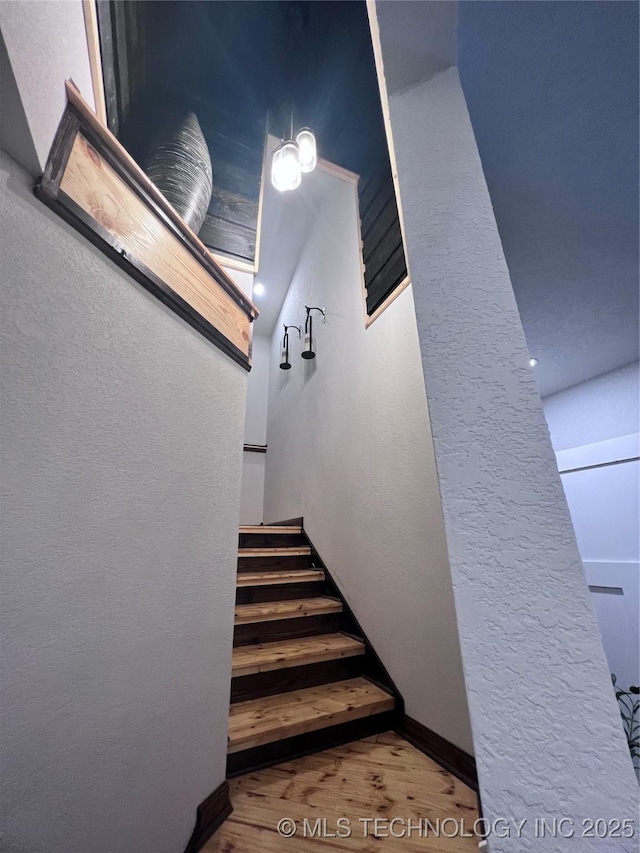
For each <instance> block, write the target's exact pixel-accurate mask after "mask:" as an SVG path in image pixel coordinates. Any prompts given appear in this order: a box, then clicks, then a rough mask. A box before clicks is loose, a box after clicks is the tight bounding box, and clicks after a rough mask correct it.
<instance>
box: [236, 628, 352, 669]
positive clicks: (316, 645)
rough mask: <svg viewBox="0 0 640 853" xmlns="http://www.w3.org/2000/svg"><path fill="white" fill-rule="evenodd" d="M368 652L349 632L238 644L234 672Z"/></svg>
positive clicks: (332, 658)
mask: <svg viewBox="0 0 640 853" xmlns="http://www.w3.org/2000/svg"><path fill="white" fill-rule="evenodd" d="M364 653H365V645H364V643H363V642H362V641H361V640H356V639H354V638H353V637H349V636H347V635H346V634H322V635H320V636H318V637H303V638H301V639H295V640H280V641H279V642H273V643H259V644H258V645H255V646H253V645H251V646H238V647H237V648H235V649H234V650H233V665H232V675H233V676H234V677H239V676H243V675H256V674H257V673H259V672H270V671H272V670H275V669H288V668H290V667H292V666H303V665H305V666H306V665H308V664H313V663H322V662H323V661H328V660H339V659H341V658H348V657H357V656H359V655H363V654H364Z"/></svg>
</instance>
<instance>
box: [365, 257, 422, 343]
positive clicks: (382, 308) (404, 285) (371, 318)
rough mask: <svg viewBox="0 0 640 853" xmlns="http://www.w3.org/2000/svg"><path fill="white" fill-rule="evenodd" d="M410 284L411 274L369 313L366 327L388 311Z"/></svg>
mask: <svg viewBox="0 0 640 853" xmlns="http://www.w3.org/2000/svg"><path fill="white" fill-rule="evenodd" d="M405 254H406V253H405ZM410 284H411V279H410V278H409V276H406V277H405V278H403V279H402V281H401V282H400V284H399V285H398V286H397V287H394V289H393V290H392V291H391V293H390V294H389V295H388V296H387V298H386V299H385V300H384V302H382V303H381V304H380V305H378V307H377V308H376V310H375V311H374V312H373V314H368V315H367V319H366V320H365V323H364V327H365V329H368V328H369V326H370V325H371V324H372V323H374V322H375V321H376V320H377V319H378V317H379V316H380V315H381V314H382V313H383V311H386V309H387V308H388V307H389V305H391V303H392V302H394V301H395V300H396V299H397V298H398V296H400V294H401V293H402V292H403V291H404V290H406V289H407V287H409V285H410ZM365 313H366V303H365Z"/></svg>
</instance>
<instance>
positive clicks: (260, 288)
mask: <svg viewBox="0 0 640 853" xmlns="http://www.w3.org/2000/svg"><path fill="white" fill-rule="evenodd" d="M253 292H254V294H255V295H256V296H262V294H263V293H264V284H261V283H260V282H259V281H258V282H256V283H255V284H254V285H253Z"/></svg>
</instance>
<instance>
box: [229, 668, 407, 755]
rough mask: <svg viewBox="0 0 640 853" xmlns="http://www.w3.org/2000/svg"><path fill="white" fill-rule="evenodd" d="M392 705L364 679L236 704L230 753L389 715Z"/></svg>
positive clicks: (232, 712)
mask: <svg viewBox="0 0 640 853" xmlns="http://www.w3.org/2000/svg"><path fill="white" fill-rule="evenodd" d="M394 704H395V700H394V698H393V696H391V695H390V694H389V693H387V692H386V691H385V690H382V689H381V688H380V687H378V686H377V685H375V684H373V683H372V682H370V681H368V680H367V679H366V678H352V679H348V680H347V681H338V682H334V683H332V684H322V685H320V686H319V687H308V688H306V689H304V690H294V691H292V692H291V693H282V694H277V695H275V696H267V697H264V698H262V699H251V700H250V701H248V702H238V703H236V704H234V705H232V706H231V708H230V712H229V752H230V753H233V752H239V751H240V750H242V749H251V748H252V747H256V746H261V745H262V744H265V743H273V741H277V740H282V739H284V738H289V737H293V736H295V735H299V734H305V733H306V732H313V731H317V730H318V729H323V728H327V727H328V726H334V725H338V724H339V723H344V722H347V721H348V720H355V719H361V718H362V717H368V716H371V715H372V714H379V713H382V712H384V711H390V710H392V709H393V707H394Z"/></svg>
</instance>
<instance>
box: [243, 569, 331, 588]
mask: <svg viewBox="0 0 640 853" xmlns="http://www.w3.org/2000/svg"><path fill="white" fill-rule="evenodd" d="M323 580H324V572H323V571H322V570H321V569H308V570H307V569H293V570H292V571H290V572H240V573H239V574H238V583H237V586H239V587H245V586H279V585H280V584H288V583H317V582H318V581H323Z"/></svg>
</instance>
